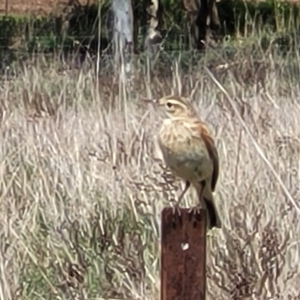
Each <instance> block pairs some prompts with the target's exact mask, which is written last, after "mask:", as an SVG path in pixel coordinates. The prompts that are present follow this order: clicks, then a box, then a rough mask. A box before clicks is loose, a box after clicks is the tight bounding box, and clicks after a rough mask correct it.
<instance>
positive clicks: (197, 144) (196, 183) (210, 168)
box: [145, 95, 221, 229]
mask: <svg viewBox="0 0 300 300" xmlns="http://www.w3.org/2000/svg"><path fill="white" fill-rule="evenodd" d="M145 101H146V102H152V103H154V105H155V106H158V107H161V108H162V109H163V111H164V113H165V115H166V116H167V118H166V119H165V120H164V121H163V124H162V126H161V129H160V131H159V134H158V137H157V144H158V146H159V151H160V152H161V155H162V158H163V160H164V162H165V164H166V165H167V166H168V167H169V168H170V169H171V171H172V173H173V174H174V175H175V176H178V177H180V178H181V179H182V180H184V181H185V188H184V189H183V191H182V192H181V193H180V195H179V196H178V201H177V204H176V208H178V207H179V204H180V202H181V200H182V198H183V196H184V195H185V193H186V192H187V190H188V189H189V187H190V186H191V185H192V186H193V187H194V188H195V189H196V191H197V194H198V197H199V201H200V204H201V206H202V207H203V208H204V209H206V211H207V214H208V228H209V229H212V228H213V227H217V228H221V220H220V217H219V214H218V211H217V208H216V206H215V203H214V199H213V195H212V192H213V191H214V190H215V187H216V184H217V180H218V176H219V157H218V152H217V148H216V146H215V143H214V140H213V138H212V137H211V135H210V133H209V130H208V128H207V126H206V125H205V124H204V123H203V122H201V121H200V120H199V117H198V115H197V112H196V110H195V109H194V107H193V106H192V104H191V103H190V102H189V101H188V100H187V99H185V98H181V97H178V96H174V95H170V96H166V97H163V98H160V99H155V100H149V99H147V100H146V99H145ZM198 205H199V204H198ZM198 205H197V206H196V207H194V208H192V209H191V211H192V210H193V211H194V212H196V211H198V208H199V207H198Z"/></svg>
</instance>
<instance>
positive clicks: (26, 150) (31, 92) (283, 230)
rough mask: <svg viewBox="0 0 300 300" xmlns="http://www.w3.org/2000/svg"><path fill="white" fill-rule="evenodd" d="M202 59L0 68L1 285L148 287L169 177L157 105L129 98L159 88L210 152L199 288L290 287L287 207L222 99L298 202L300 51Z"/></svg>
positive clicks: (115, 293)
mask: <svg viewBox="0 0 300 300" xmlns="http://www.w3.org/2000/svg"><path fill="white" fill-rule="evenodd" d="M212 61H213V63H211V62H209V61H208V60H202V61H200V60H199V63H198V64H195V65H194V66H193V68H190V67H189V68H188V69H187V68H186V66H182V65H183V64H184V62H183V58H182V57H181V58H180V59H172V60H171V62H169V63H168V64H165V65H164V66H163V69H164V72H165V73H164V74H162V73H159V72H158V73H155V72H152V73H151V72H148V70H146V69H143V68H142V67H141V66H140V67H139V68H137V69H136V71H135V72H134V79H133V80H132V81H130V82H128V83H127V84H123V83H122V82H119V81H118V79H117V78H113V77H106V78H100V79H96V76H95V73H94V70H93V68H87V69H81V70H66V71H63V72H62V71H61V70H59V68H57V67H56V65H55V64H53V65H51V66H50V67H49V66H48V67H47V68H44V67H43V66H42V65H26V66H25V67H23V68H20V69H18V72H19V73H18V75H17V76H15V77H14V78H13V79H10V80H4V79H3V80H2V81H1V83H0V89H1V93H0V95H1V99H0V101H1V102H0V103H1V124H0V134H1V147H0V172H1V173H0V174H1V176H0V197H1V198H0V199H1V200H0V220H1V221H0V224H1V226H0V232H1V243H0V244H1V248H0V249H1V255H0V287H1V288H0V299H31V300H32V299H113V298H121V299H158V297H159V237H160V229H159V226H160V211H161V209H162V207H163V206H164V205H169V202H170V201H171V199H172V198H174V196H175V192H176V189H177V188H178V187H179V186H180V184H179V182H178V181H176V180H174V178H173V177H172V176H171V175H170V174H169V172H168V170H166V169H165V168H164V166H163V165H162V164H161V162H160V161H159V160H158V159H157V158H156V157H155V154H154V149H153V135H154V134H155V132H156V130H157V128H158V126H159V123H160V119H159V117H158V116H157V114H156V113H155V112H154V111H153V109H152V108H151V107H148V106H145V105H143V104H142V103H141V101H140V98H141V97H142V96H158V95H162V94H164V95H166V94H170V93H177V94H181V95H183V96H188V97H189V96H190V97H191V99H192V101H193V102H194V104H195V106H196V107H197V109H198V111H199V114H200V116H201V117H202V118H203V119H204V120H205V121H206V122H208V124H209V126H210V128H211V129H212V132H213V133H214V136H215V139H216V143H217V147H218V151H219V156H220V165H221V170H220V178H219V182H218V185H217V191H216V193H215V197H216V203H217V205H218V206H219V209H220V212H221V216H222V218H223V224H224V226H223V229H222V230H219V231H218V230H215V231H213V232H212V233H211V234H210V235H209V236H208V251H207V260H208V283H207V284H208V286H207V294H208V296H207V299H245V298H247V297H249V298H250V299H299V297H300V293H299V289H298V285H299V280H300V277H299V276H300V269H299V254H300V252H299V251H300V248H299V242H298V241H299V238H300V226H299V222H298V219H299V217H298V214H297V212H296V209H295V208H294V207H293V205H292V204H291V203H290V201H289V198H288V197H287V194H286V193H285V192H284V191H283V189H282V187H281V186H280V184H279V182H278V180H277V179H276V178H275V177H274V174H273V173H272V172H271V171H270V169H269V167H268V166H267V165H266V164H265V162H264V161H263V160H262V158H261V156H260V155H259V154H258V152H257V150H256V148H255V147H254V144H253V141H252V140H251V139H250V137H249V135H248V134H247V133H246V131H245V129H244V127H243V126H242V125H241V122H240V121H239V119H238V118H237V116H236V114H235V113H234V111H233V109H232V103H234V105H236V108H237V109H238V111H239V113H240V114H241V117H242V118H243V120H244V122H245V124H246V126H247V128H248V129H249V130H250V131H251V134H252V135H253V137H254V138H255V141H256V142H257V143H258V145H259V147H261V149H262V150H263V153H264V155H265V156H266V157H267V159H268V160H269V162H270V163H271V164H272V166H273V167H274V169H275V171H276V172H277V174H278V175H279V176H280V178H281V180H282V181H283V183H284V185H285V186H286V188H287V190H288V191H289V193H290V195H291V196H292V197H293V199H294V200H295V201H296V202H299V200H300V193H299V177H300V172H299V157H300V140H299V137H300V126H299V123H300V118H299V116H300V100H299V96H298V95H299V92H300V88H299V81H298V79H297V80H296V76H298V78H299V75H298V74H299V73H300V72H299V70H300V60H299V59H298V58H297V56H296V55H294V54H293V55H292V54H291V55H290V59H287V58H282V57H280V56H276V54H272V55H271V54H270V55H268V56H264V55H262V56H261V57H260V58H259V59H256V58H254V57H253V56H251V55H246V54H245V53H241V54H240V55H238V56H235V58H234V60H232V61H234V62H233V63H232V61H229V60H228V61H226V59H221V58H218V59H215V60H212ZM226 63H228V64H227V65H226ZM203 64H205V65H208V66H209V68H210V69H211V70H212V72H213V73H214V74H215V76H216V78H217V79H218V80H219V81H220V82H221V84H222V85H223V87H224V88H226V90H227V91H228V92H229V94H230V97H231V99H232V101H233V102H232V103H231V102H230V101H228V99H227V98H226V97H225V96H224V94H223V93H222V92H221V91H220V89H219V88H217V86H216V85H215V83H214V82H213V81H212V80H211V79H210V77H209V76H208V75H207V73H206V72H205V70H204V68H203ZM149 74H150V75H149ZM192 204H194V200H193V199H191V197H190V196H188V197H187V198H186V199H185V202H184V205H186V206H187V205H192Z"/></svg>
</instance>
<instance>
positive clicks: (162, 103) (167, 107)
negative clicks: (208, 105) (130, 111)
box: [146, 95, 197, 118]
mask: <svg viewBox="0 0 300 300" xmlns="http://www.w3.org/2000/svg"><path fill="white" fill-rule="evenodd" d="M146 101H147V102H151V103H153V104H154V106H155V107H159V108H160V109H162V110H163V112H164V113H165V114H166V115H167V116H168V117H169V118H174V117H195V116H197V113H196V111H195V109H194V107H193V106H192V104H191V103H190V102H189V101H188V100H187V99H185V98H182V97H179V96H174V95H170V96H166V97H162V98H159V99H151V100H150V99H147V100H146Z"/></svg>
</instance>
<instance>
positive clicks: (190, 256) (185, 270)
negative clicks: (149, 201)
mask: <svg viewBox="0 0 300 300" xmlns="http://www.w3.org/2000/svg"><path fill="white" fill-rule="evenodd" d="M180 211H181V215H180V216H178V214H176V215H174V214H173V209H172V208H171V207H169V208H164V209H163V211H162V222H161V229H162V230H161V274H160V275H161V296H160V300H205V290H206V214H205V210H203V209H202V210H201V211H200V213H199V214H196V215H195V214H193V213H189V212H188V211H189V209H181V210H180Z"/></svg>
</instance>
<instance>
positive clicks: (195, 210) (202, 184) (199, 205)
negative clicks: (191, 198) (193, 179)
mask: <svg viewBox="0 0 300 300" xmlns="http://www.w3.org/2000/svg"><path fill="white" fill-rule="evenodd" d="M205 186H206V181H205V180H202V181H201V182H200V190H199V192H198V197H199V202H198V203H197V205H196V206H194V207H192V208H191V209H190V210H189V213H191V212H192V213H193V214H195V215H196V214H199V213H200V210H201V208H202V205H203V203H204V201H203V193H204V189H205Z"/></svg>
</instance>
